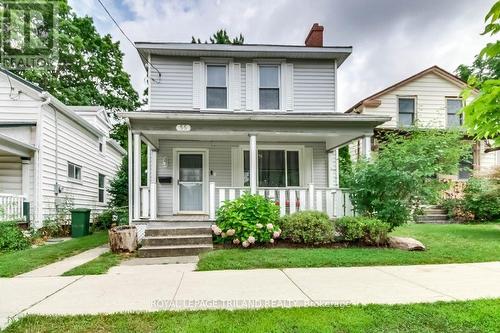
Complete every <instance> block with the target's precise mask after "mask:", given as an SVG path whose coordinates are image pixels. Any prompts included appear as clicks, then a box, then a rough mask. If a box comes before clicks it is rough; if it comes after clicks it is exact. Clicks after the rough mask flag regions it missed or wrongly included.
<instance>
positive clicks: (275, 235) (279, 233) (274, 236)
mask: <svg viewBox="0 0 500 333" xmlns="http://www.w3.org/2000/svg"><path fill="white" fill-rule="evenodd" d="M280 235H281V232H280V231H275V232H273V238H278V237H279V236H280Z"/></svg>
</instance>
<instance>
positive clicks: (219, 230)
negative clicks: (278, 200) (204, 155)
mask: <svg viewBox="0 0 500 333" xmlns="http://www.w3.org/2000/svg"><path fill="white" fill-rule="evenodd" d="M278 221H279V207H278V206H276V204H275V203H274V202H273V201H272V200H269V199H266V198H264V197H263V196H260V195H252V194H249V193H245V194H243V195H242V196H241V197H239V198H238V199H235V200H232V201H225V202H224V205H222V207H220V208H219V209H218V210H217V221H216V224H214V225H212V231H213V233H214V235H215V238H216V241H218V242H232V243H233V244H234V245H241V246H243V247H245V248H247V247H250V246H251V245H253V244H256V243H271V244H272V243H274V242H275V240H276V239H278V238H279V237H280V235H281V230H280V228H279V226H278V225H277V224H278Z"/></svg>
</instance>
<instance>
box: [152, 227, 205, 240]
mask: <svg viewBox="0 0 500 333" xmlns="http://www.w3.org/2000/svg"><path fill="white" fill-rule="evenodd" d="M181 235H212V230H211V229H210V228H209V227H196V226H193V227H182V228H176V227H167V228H151V227H148V228H147V229H146V231H145V234H144V236H145V237H160V236H181Z"/></svg>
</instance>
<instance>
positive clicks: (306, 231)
mask: <svg viewBox="0 0 500 333" xmlns="http://www.w3.org/2000/svg"><path fill="white" fill-rule="evenodd" d="M281 228H282V229H283V231H282V237H283V238H284V239H289V240H291V241H292V242H294V243H303V244H314V245H317V244H327V243H330V242H332V241H333V223H332V221H330V218H329V217H328V215H326V214H325V213H322V212H317V211H304V212H298V213H294V214H292V215H288V216H284V217H282V219H281Z"/></svg>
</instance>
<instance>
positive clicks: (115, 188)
mask: <svg viewBox="0 0 500 333" xmlns="http://www.w3.org/2000/svg"><path fill="white" fill-rule="evenodd" d="M108 194H109V206H110V207H125V206H128V156H125V157H123V160H122V164H121V166H120V169H119V170H118V172H117V173H116V175H115V178H113V179H112V180H111V182H110V184H109V188H108Z"/></svg>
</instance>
